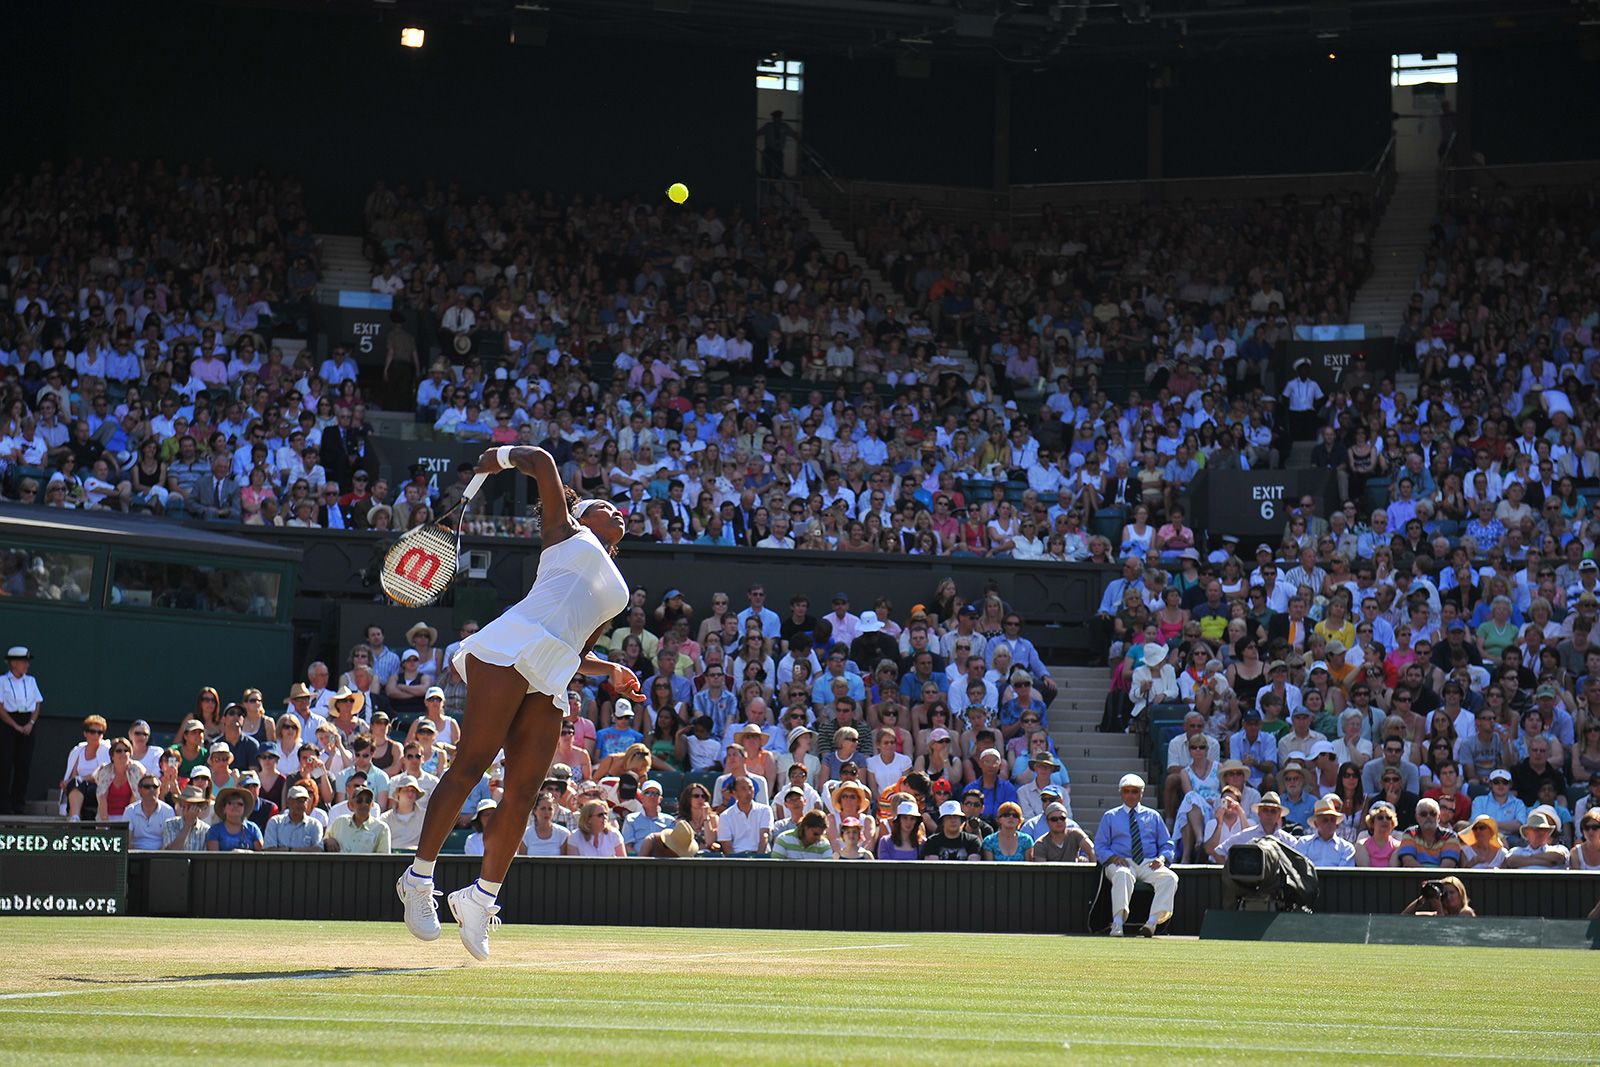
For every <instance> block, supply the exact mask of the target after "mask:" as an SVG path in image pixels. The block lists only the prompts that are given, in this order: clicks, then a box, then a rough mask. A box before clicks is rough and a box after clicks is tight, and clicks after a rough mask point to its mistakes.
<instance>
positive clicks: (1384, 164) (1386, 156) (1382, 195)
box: [1372, 133, 1397, 213]
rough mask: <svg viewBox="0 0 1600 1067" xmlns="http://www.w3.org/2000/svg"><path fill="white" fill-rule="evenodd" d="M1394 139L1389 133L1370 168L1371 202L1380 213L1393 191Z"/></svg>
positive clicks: (1394, 174) (1394, 178)
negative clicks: (1387, 141)
mask: <svg viewBox="0 0 1600 1067" xmlns="http://www.w3.org/2000/svg"><path fill="white" fill-rule="evenodd" d="M1396 140H1397V138H1396V136H1395V135H1394V134H1392V133H1391V134H1390V135H1389V143H1388V144H1386V145H1384V146H1383V151H1382V152H1381V153H1379V155H1378V162H1377V164H1376V165H1375V166H1374V167H1373V168H1372V203H1373V207H1374V208H1375V209H1376V210H1377V211H1379V212H1380V213H1381V212H1382V211H1383V208H1384V205H1385V204H1387V203H1388V201H1389V194H1390V193H1392V192H1393V191H1394V185H1395V181H1396V173H1395V142H1396Z"/></svg>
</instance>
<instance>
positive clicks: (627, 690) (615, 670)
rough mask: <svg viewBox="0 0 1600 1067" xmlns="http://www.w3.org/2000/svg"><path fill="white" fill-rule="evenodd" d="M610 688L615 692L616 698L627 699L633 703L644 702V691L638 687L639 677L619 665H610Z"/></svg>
mask: <svg viewBox="0 0 1600 1067" xmlns="http://www.w3.org/2000/svg"><path fill="white" fill-rule="evenodd" d="M611 688H612V689H615V690H616V691H617V695H618V696H623V697H627V698H628V699H629V700H632V701H635V702H642V701H643V700H644V690H643V689H641V688H640V687H639V676H638V675H637V674H634V673H633V672H632V671H630V670H629V669H628V668H626V667H624V666H623V665H622V664H620V663H613V664H612V665H611Z"/></svg>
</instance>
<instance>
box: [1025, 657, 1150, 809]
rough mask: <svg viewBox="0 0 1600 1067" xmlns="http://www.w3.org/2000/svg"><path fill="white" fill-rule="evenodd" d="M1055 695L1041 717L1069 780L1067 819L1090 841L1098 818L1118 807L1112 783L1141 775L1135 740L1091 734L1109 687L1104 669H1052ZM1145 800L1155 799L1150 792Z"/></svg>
mask: <svg viewBox="0 0 1600 1067" xmlns="http://www.w3.org/2000/svg"><path fill="white" fill-rule="evenodd" d="M1050 675H1051V677H1053V678H1054V679H1055V680H1056V684H1057V685H1058V686H1059V687H1060V690H1059V691H1058V692H1057V693H1056V699H1055V700H1054V702H1052V703H1051V705H1050V708H1049V711H1048V712H1047V714H1046V721H1048V722H1049V724H1050V737H1051V740H1053V741H1054V742H1055V746H1056V752H1057V753H1058V754H1059V755H1060V758H1061V762H1062V763H1063V764H1065V765H1066V768H1067V773H1068V774H1069V775H1070V776H1071V777H1072V817H1073V819H1074V820H1076V821H1077V823H1078V824H1079V825H1080V826H1082V827H1083V828H1084V830H1086V831H1087V832H1088V833H1089V834H1090V835H1091V836H1093V834H1094V832H1095V829H1096V828H1097V827H1098V826H1099V825H1100V815H1101V813H1102V812H1104V811H1105V810H1106V809H1107V808H1110V807H1112V806H1113V805H1115V804H1116V803H1118V800H1119V797H1118V795H1117V783H1118V782H1119V781H1120V780H1121V779H1122V776H1123V775H1124V774H1127V773H1128V772H1130V771H1133V772H1136V773H1141V774H1142V773H1143V767H1144V761H1143V760H1141V759H1140V758H1139V740H1138V738H1136V737H1134V736H1132V735H1131V734H1102V733H1098V732H1096V729H1095V728H1096V727H1097V726H1099V725H1100V717H1101V716H1102V715H1103V714H1104V713H1105V700H1106V692H1107V691H1108V689H1109V688H1110V685H1111V669H1110V668H1109V667H1056V666H1052V667H1051V668H1050ZM1145 795H1146V798H1147V802H1150V801H1149V799H1148V798H1156V799H1159V798H1158V797H1157V795H1156V791H1155V790H1154V789H1153V788H1147V789H1146V791H1145Z"/></svg>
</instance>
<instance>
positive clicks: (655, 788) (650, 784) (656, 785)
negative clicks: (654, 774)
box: [639, 778, 661, 793]
mask: <svg viewBox="0 0 1600 1067" xmlns="http://www.w3.org/2000/svg"><path fill="white" fill-rule="evenodd" d="M639 792H641V793H660V792H661V783H660V782H658V781H656V780H655V779H654V778H651V779H648V780H647V781H646V782H645V783H644V785H641V786H640V787H639Z"/></svg>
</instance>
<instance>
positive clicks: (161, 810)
mask: <svg viewBox="0 0 1600 1067" xmlns="http://www.w3.org/2000/svg"><path fill="white" fill-rule="evenodd" d="M173 814H174V812H173V810H172V805H171V804H168V803H167V802H166V801H164V800H158V801H156V810H155V813H154V814H152V815H145V813H144V808H143V807H142V806H141V805H140V804H139V802H138V800H137V799H135V800H134V802H133V803H132V804H129V805H128V807H127V810H125V811H124V812H123V813H122V814H121V815H119V816H117V817H116V818H115V819H113V820H111V821H112V822H125V823H127V824H128V847H129V848H136V849H150V850H152V851H153V850H155V849H159V848H160V847H161V828H162V827H163V826H165V825H166V823H167V820H168V819H170V818H172V817H173Z"/></svg>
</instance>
